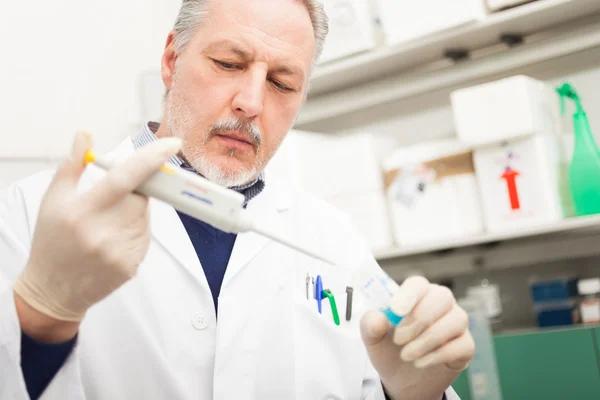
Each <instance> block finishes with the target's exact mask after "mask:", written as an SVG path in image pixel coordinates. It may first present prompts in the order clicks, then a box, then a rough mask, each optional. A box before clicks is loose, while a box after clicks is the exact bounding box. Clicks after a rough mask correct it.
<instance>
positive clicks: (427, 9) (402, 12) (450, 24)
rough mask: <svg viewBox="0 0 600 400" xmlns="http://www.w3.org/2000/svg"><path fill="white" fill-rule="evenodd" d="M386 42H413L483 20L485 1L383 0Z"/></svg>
mask: <svg viewBox="0 0 600 400" xmlns="http://www.w3.org/2000/svg"><path fill="white" fill-rule="evenodd" d="M379 9H380V13H381V20H382V23H383V30H384V32H385V35H386V42H387V43H388V44H390V45H395V44H399V43H406V42H410V41H413V40H416V39H419V38H422V37H424V36H428V35H432V34H435V33H438V32H442V31H446V30H449V29H453V28H457V27H460V26H462V25H466V24H471V23H475V22H478V21H481V20H482V19H483V18H484V17H485V16H486V14H487V12H486V7H485V4H484V2H483V0H452V1H449V0H412V1H408V0H380V5H379Z"/></svg>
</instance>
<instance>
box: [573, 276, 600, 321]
mask: <svg viewBox="0 0 600 400" xmlns="http://www.w3.org/2000/svg"><path fill="white" fill-rule="evenodd" d="M577 288H578V290H579V294H580V295H582V296H584V299H583V300H582V301H581V303H580V305H579V309H580V315H581V322H583V323H584V324H598V323H600V295H599V294H600V278H593V279H582V280H580V281H579V283H578V285H577Z"/></svg>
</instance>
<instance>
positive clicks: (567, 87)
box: [556, 82, 584, 115]
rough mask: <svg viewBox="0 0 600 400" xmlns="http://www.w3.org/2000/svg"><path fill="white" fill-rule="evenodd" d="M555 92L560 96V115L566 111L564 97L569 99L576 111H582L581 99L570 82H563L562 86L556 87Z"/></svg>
mask: <svg viewBox="0 0 600 400" xmlns="http://www.w3.org/2000/svg"><path fill="white" fill-rule="evenodd" d="M556 92H557V93H558V95H559V96H560V112H561V114H562V115H564V114H565V113H566V105H565V99H571V100H573V102H574V103H575V107H577V113H583V112H584V110H583V106H582V105H581V99H580V98H579V95H578V94H577V91H576V90H575V88H574V87H573V85H571V84H570V83H568V82H567V83H564V84H563V85H562V86H560V87H557V88H556Z"/></svg>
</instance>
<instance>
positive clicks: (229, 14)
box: [162, 0, 315, 186]
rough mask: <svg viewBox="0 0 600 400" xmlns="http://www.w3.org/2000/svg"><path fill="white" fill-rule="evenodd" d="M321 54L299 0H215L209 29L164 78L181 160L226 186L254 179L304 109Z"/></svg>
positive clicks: (170, 62) (170, 63)
mask: <svg viewBox="0 0 600 400" xmlns="http://www.w3.org/2000/svg"><path fill="white" fill-rule="evenodd" d="M314 51H315V40H314V31H313V28H312V24H311V21H310V17H309V15H308V12H307V10H306V8H305V7H304V5H302V4H301V3H300V2H298V1H295V0H213V1H212V2H211V9H210V11H209V14H208V18H206V20H205V22H204V23H203V25H202V26H201V27H200V29H199V30H198V31H197V32H195V36H194V38H193V39H192V40H191V41H190V42H189V43H188V45H187V47H186V48H185V50H184V51H183V52H182V53H181V54H179V55H175V54H174V52H173V41H172V36H170V37H169V41H168V43H167V48H166V49H165V54H164V56H163V64H162V67H163V68H162V76H163V81H164V82H165V84H166V86H167V88H169V90H170V93H169V97H168V99H167V104H166V112H165V121H164V122H165V123H166V124H167V128H168V130H169V132H170V134H171V135H173V136H177V137H181V138H183V139H184V147H183V150H182V154H183V157H184V158H185V159H186V160H187V161H188V162H189V163H190V164H191V165H192V167H194V169H196V170H197V171H198V172H199V173H201V174H202V175H204V176H205V177H206V178H208V179H210V180H212V181H215V182H216V183H219V184H221V185H224V186H236V185H241V184H244V183H247V182H249V181H251V180H252V179H254V178H255V177H256V176H258V174H260V172H261V171H262V170H263V169H264V167H265V165H266V164H267V162H268V161H269V160H270V159H271V157H272V156H273V154H274V153H275V151H276V150H277V149H278V148H279V145H280V144H281V141H282V140H283V139H284V137H285V135H286V134H287V132H288V130H289V129H290V128H291V126H292V124H293V122H294V120H295V118H296V115H297V113H298V111H299V109H300V107H301V105H302V102H303V99H304V92H305V90H306V85H307V84H308V75H309V72H310V67H311V62H312V58H313V55H314Z"/></svg>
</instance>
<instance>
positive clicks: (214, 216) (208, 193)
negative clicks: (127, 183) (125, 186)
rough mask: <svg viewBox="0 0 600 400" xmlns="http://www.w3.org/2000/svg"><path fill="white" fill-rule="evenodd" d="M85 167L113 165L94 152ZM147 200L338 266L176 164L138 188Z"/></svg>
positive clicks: (234, 194) (241, 200)
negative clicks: (262, 222)
mask: <svg viewBox="0 0 600 400" xmlns="http://www.w3.org/2000/svg"><path fill="white" fill-rule="evenodd" d="M84 162H85V164H86V165H87V164H89V163H94V164H95V165H97V166H98V167H100V168H102V169H105V170H109V169H111V168H112V164H111V163H110V162H109V161H107V160H104V159H102V158H99V157H97V156H96V154H95V153H94V151H93V150H91V149H90V150H88V152H87V153H86V155H85V161H84ZM136 192H137V193H139V194H142V195H144V196H147V197H154V198H156V199H159V200H162V201H164V202H165V203H168V204H170V205H171V206H173V208H175V209H176V210H178V211H180V212H182V213H184V214H187V215H189V216H191V217H194V218H196V219H199V220H200V221H203V222H206V223H207V224H209V225H212V226H214V227H215V228H217V229H220V230H222V231H224V232H227V233H242V232H248V231H253V232H255V233H258V234H259V235H262V236H265V237H267V238H269V239H272V240H273V241H275V242H278V243H280V244H282V245H284V246H287V247H289V248H292V249H294V250H296V251H299V252H300V253H303V254H306V255H308V256H310V257H313V258H315V259H317V260H320V261H323V262H325V263H328V264H331V265H335V263H333V262H332V261H331V260H328V259H327V258H326V257H323V256H321V255H319V254H318V253H317V252H314V251H312V250H310V249H307V248H305V247H304V246H302V245H300V244H298V243H294V242H293V241H291V240H290V239H288V238H285V237H283V236H282V235H280V234H278V233H277V232H273V231H271V230H270V229H269V228H268V227H265V226H260V225H259V224H257V223H256V221H252V219H251V216H250V215H249V214H248V212H247V211H246V210H245V209H244V201H245V197H244V195H243V194H241V193H238V192H236V191H234V190H231V189H227V188H224V187H222V186H219V185H217V184H216V183H214V182H211V181H209V180H208V179H205V178H203V177H201V176H200V175H197V174H194V173H192V172H189V171H186V170H185V169H183V168H179V167H177V166H174V165H168V164H163V165H162V166H161V167H160V170H158V171H157V172H156V173H155V174H154V175H153V176H152V177H151V178H150V179H148V180H147V181H146V182H144V183H143V184H142V185H140V187H138V188H137V189H136Z"/></svg>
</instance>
